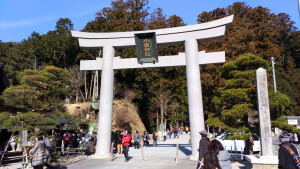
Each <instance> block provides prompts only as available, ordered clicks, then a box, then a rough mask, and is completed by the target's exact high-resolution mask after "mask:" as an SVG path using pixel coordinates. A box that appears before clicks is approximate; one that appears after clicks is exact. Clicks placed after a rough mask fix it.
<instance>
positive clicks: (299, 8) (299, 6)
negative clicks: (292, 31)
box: [298, 0, 300, 20]
mask: <svg viewBox="0 0 300 169" xmlns="http://www.w3.org/2000/svg"><path fill="white" fill-rule="evenodd" d="M298 11H299V18H300V0H298ZM299 20H300V19H299Z"/></svg>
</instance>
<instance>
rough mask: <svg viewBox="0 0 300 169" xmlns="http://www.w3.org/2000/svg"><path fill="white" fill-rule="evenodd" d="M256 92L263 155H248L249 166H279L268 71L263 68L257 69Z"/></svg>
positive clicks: (262, 167)
mask: <svg viewBox="0 0 300 169" xmlns="http://www.w3.org/2000/svg"><path fill="white" fill-rule="evenodd" d="M256 93H257V104H258V113H259V129H260V130H259V131H260V143H261V144H260V147H261V150H260V151H261V155H260V156H259V155H249V156H246V160H247V161H248V162H249V163H248V164H249V165H248V168H253V169H271V168H277V164H278V157H277V156H274V154H273V143H272V131H271V118H270V108H269V95H268V80H267V71H266V70H265V69H263V68H259V69H257V70H256Z"/></svg>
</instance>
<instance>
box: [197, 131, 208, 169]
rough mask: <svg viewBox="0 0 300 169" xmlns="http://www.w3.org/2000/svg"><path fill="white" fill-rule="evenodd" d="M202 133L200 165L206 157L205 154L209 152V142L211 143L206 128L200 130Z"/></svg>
mask: <svg viewBox="0 0 300 169" xmlns="http://www.w3.org/2000/svg"><path fill="white" fill-rule="evenodd" d="M199 134H200V135H201V140H200V141H199V150H198V151H199V158H198V166H197V168H199V166H200V161H202V159H203V158H204V155H205V154H206V153H207V152H208V143H209V138H207V132H206V130H202V131H200V132H199Z"/></svg>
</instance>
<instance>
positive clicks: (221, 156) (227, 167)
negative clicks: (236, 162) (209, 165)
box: [208, 139, 232, 169]
mask: <svg viewBox="0 0 300 169" xmlns="http://www.w3.org/2000/svg"><path fill="white" fill-rule="evenodd" d="M208 152H212V153H214V154H216V155H217V158H218V160H219V164H220V166H221V168H222V169H232V167H231V163H230V155H229V153H228V151H227V150H225V149H224V147H223V145H222V143H221V142H220V141H218V140H216V139H213V140H211V141H210V142H209V143H208Z"/></svg>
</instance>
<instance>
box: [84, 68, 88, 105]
mask: <svg viewBox="0 0 300 169" xmlns="http://www.w3.org/2000/svg"><path fill="white" fill-rule="evenodd" d="M84 93H85V100H87V98H88V94H89V92H88V89H87V86H86V71H84Z"/></svg>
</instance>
